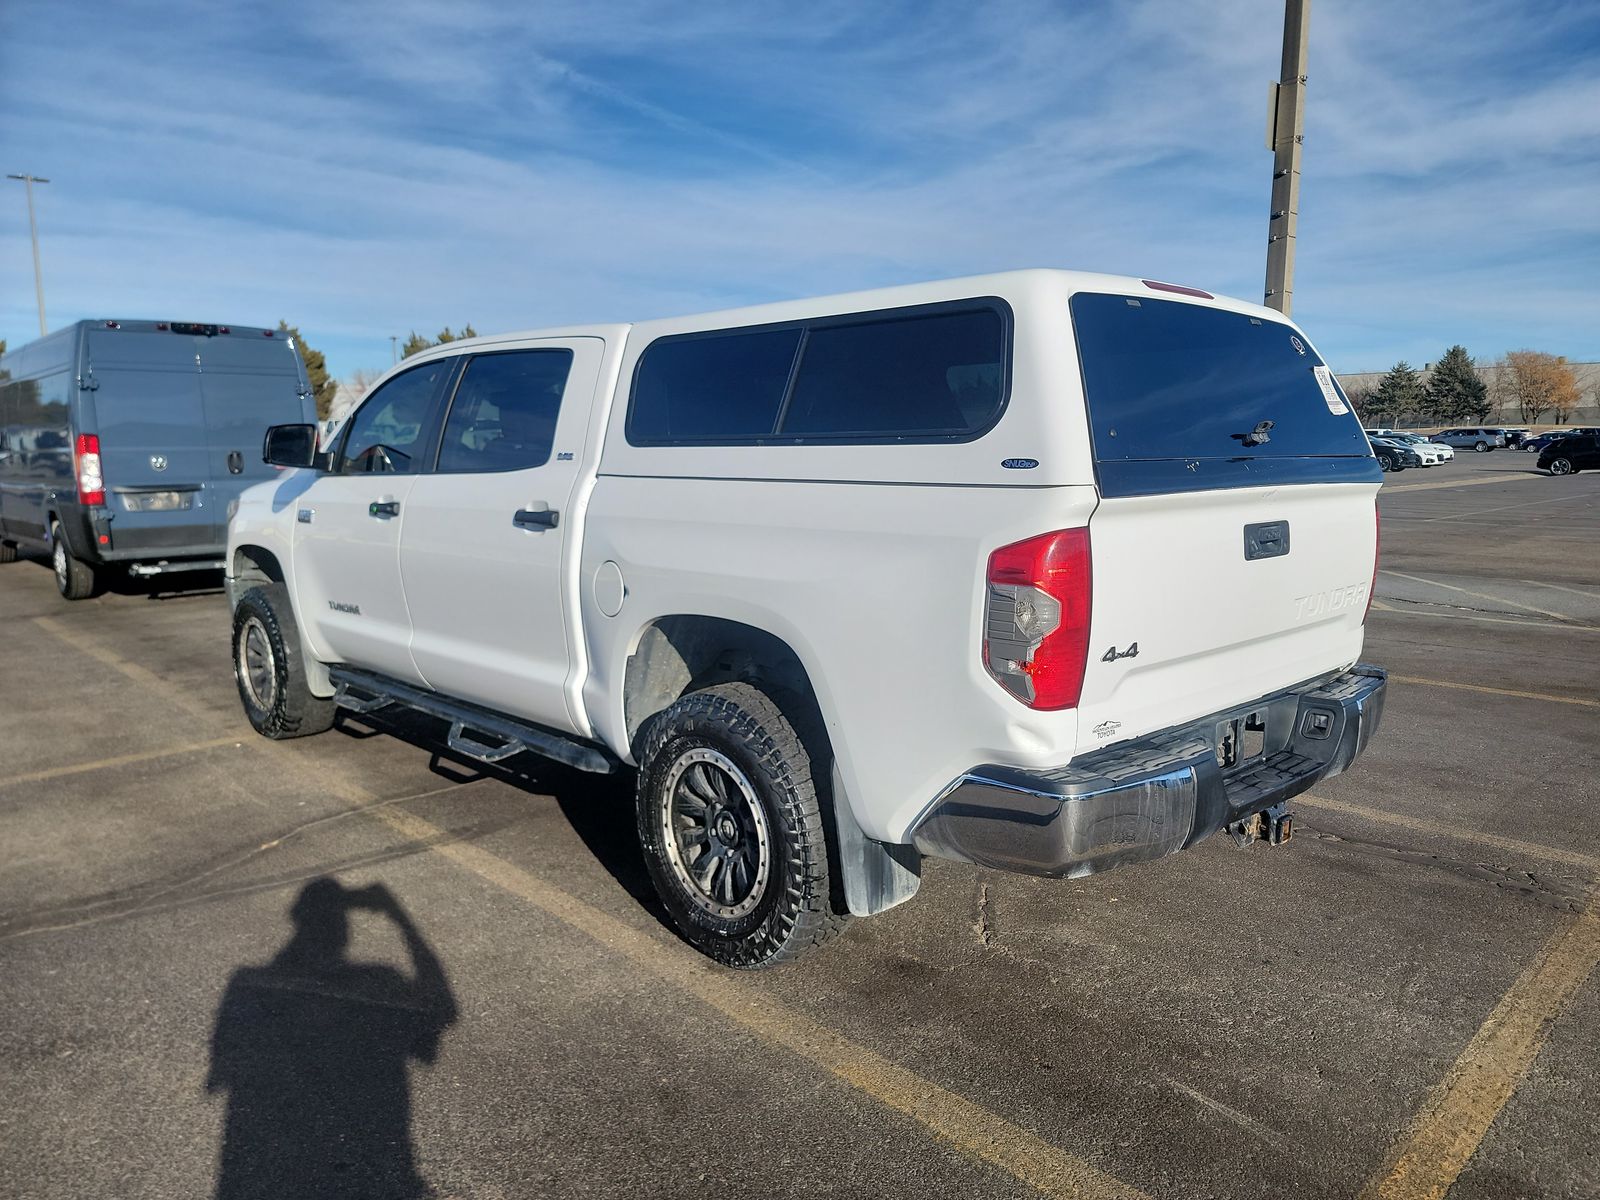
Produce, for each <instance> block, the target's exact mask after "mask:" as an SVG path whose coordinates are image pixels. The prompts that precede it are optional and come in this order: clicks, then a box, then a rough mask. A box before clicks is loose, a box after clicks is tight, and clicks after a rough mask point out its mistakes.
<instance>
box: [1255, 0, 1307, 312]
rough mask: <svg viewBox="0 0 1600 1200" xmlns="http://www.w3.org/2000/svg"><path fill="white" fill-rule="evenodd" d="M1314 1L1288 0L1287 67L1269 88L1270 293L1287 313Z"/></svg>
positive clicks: (1270, 301) (1271, 304) (1270, 300)
mask: <svg viewBox="0 0 1600 1200" xmlns="http://www.w3.org/2000/svg"><path fill="white" fill-rule="evenodd" d="M1310 29H1311V0H1284V5H1283V70H1282V71H1281V72H1280V74H1279V76H1278V82H1276V83H1274V84H1272V85H1271V87H1270V88H1269V89H1268V91H1269V96H1268V106H1267V149H1269V150H1271V151H1272V216H1271V218H1270V219H1269V220H1268V221H1267V289H1266V291H1267V294H1266V298H1265V299H1264V300H1263V301H1262V303H1263V304H1265V305H1266V306H1267V307H1268V308H1275V309H1277V310H1278V311H1279V312H1281V313H1282V314H1283V315H1284V316H1288V315H1289V309H1290V307H1291V305H1292V304H1293V301H1294V240H1295V228H1296V226H1297V225H1299V223H1300V149H1301V143H1302V142H1303V141H1304V140H1305V120H1306V45H1307V42H1308V40H1309V34H1310Z"/></svg>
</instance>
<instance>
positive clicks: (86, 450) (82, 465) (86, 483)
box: [72, 433, 106, 504]
mask: <svg viewBox="0 0 1600 1200" xmlns="http://www.w3.org/2000/svg"><path fill="white" fill-rule="evenodd" d="M72 466H73V471H74V473H75V474H76V475H77V477H78V503H80V504H104V503H105V502H106V480H105V476H104V475H103V474H102V473H101V471H100V439H99V437H97V436H96V435H95V434H92V433H80V434H79V435H78V440H77V441H76V442H75V443H73V447H72Z"/></svg>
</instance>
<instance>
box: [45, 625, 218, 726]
mask: <svg viewBox="0 0 1600 1200" xmlns="http://www.w3.org/2000/svg"><path fill="white" fill-rule="evenodd" d="M33 623H34V624H35V625H37V626H38V627H39V628H40V629H42V630H44V631H45V632H46V633H48V634H50V636H52V637H54V638H58V639H60V640H61V641H63V642H65V643H67V645H69V646H71V647H72V648H73V649H74V650H81V651H83V653H85V654H87V655H88V656H89V657H90V658H92V659H94V660H95V661H97V662H101V663H104V664H105V665H106V666H108V667H110V668H111V669H112V670H114V671H117V672H119V673H120V674H122V675H125V676H127V677H128V678H129V679H131V680H133V682H134V683H137V684H142V685H143V686H145V687H147V688H149V689H150V690H151V691H154V692H158V693H160V694H161V695H163V696H165V697H167V699H169V700H170V701H172V703H173V704H175V705H176V706H177V707H179V708H181V709H183V710H184V711H185V712H187V713H188V714H189V715H190V716H193V717H200V718H202V719H204V720H207V721H211V720H215V719H216V717H217V713H216V710H215V709H213V708H211V707H210V706H209V705H206V704H201V703H200V702H198V701H197V700H195V699H194V698H193V697H192V696H191V695H190V694H189V692H188V691H187V690H186V689H184V688H181V687H178V686H177V685H176V684H173V683H169V682H168V681H167V680H165V679H163V678H161V676H159V675H157V674H156V673H155V672H154V671H152V670H151V669H150V668H149V667H146V666H143V665H142V664H140V663H136V662H133V661H131V660H129V659H126V658H124V657H123V656H122V655H120V654H118V653H117V652H116V651H115V650H113V649H111V648H110V647H109V646H105V645H102V644H101V643H100V642H98V641H96V640H95V639H94V638H93V637H86V636H85V635H84V634H83V632H82V631H81V630H75V629H73V628H72V627H71V626H69V625H67V624H66V623H65V622H64V621H62V620H61V619H60V618H59V617H35V618H34V619H33Z"/></svg>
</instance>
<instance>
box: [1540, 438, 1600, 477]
mask: <svg viewBox="0 0 1600 1200" xmlns="http://www.w3.org/2000/svg"><path fill="white" fill-rule="evenodd" d="M1539 469H1540V470H1541V471H1549V472H1550V474H1552V475H1571V474H1573V473H1574V472H1576V471H1596V470H1600V437H1597V436H1596V435H1594V434H1592V433H1577V434H1571V435H1569V436H1568V437H1564V438H1557V439H1556V440H1555V441H1553V442H1551V443H1550V444H1549V445H1548V446H1546V447H1545V448H1544V449H1543V450H1541V451H1539Z"/></svg>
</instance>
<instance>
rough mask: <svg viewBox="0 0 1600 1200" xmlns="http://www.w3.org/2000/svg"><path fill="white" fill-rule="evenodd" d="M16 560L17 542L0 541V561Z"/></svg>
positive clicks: (9, 561) (11, 561) (12, 561)
mask: <svg viewBox="0 0 1600 1200" xmlns="http://www.w3.org/2000/svg"><path fill="white" fill-rule="evenodd" d="M16 561H17V544H16V543H15V542H0V563H14V562H16Z"/></svg>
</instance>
